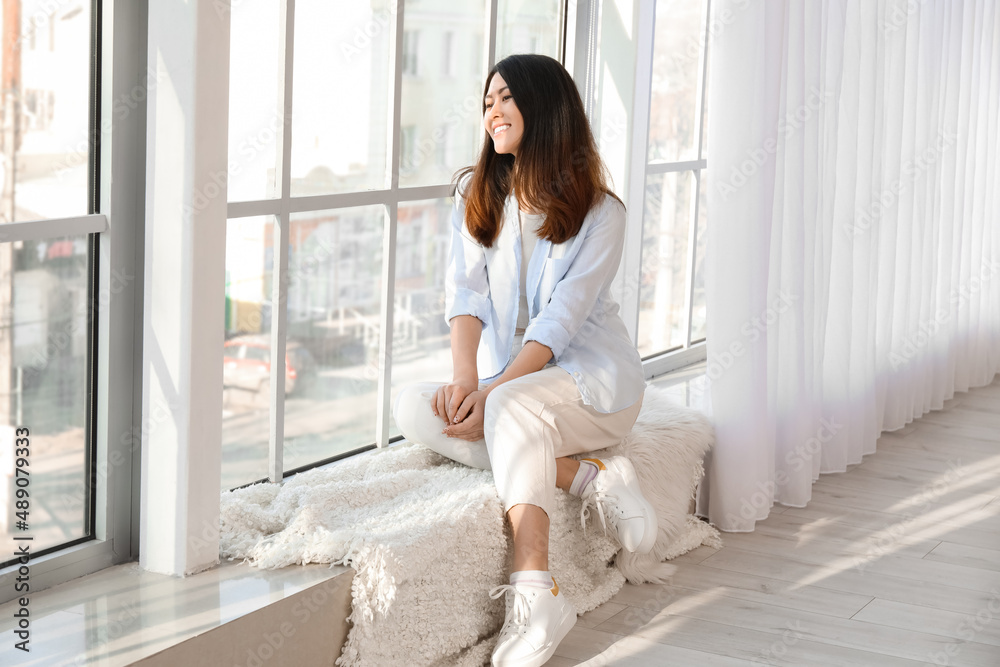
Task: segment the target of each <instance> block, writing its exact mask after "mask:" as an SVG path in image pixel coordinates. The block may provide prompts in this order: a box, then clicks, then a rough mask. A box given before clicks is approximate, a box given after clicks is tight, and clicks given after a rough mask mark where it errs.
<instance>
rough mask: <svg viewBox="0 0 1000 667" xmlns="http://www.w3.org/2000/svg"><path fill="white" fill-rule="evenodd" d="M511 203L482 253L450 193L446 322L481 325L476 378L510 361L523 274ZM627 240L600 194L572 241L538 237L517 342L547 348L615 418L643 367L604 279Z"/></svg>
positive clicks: (619, 209)
mask: <svg viewBox="0 0 1000 667" xmlns="http://www.w3.org/2000/svg"><path fill="white" fill-rule="evenodd" d="M517 207H518V203H517V200H516V199H515V198H514V196H513V195H512V196H510V197H508V198H507V202H506V204H505V206H504V213H503V223H502V226H501V228H500V234H499V236H498V237H497V240H496V242H494V244H493V247H492V248H486V247H483V246H482V245H481V244H480V243H479V242H478V241H476V240H475V239H474V238H473V237H472V236H471V235H470V234H469V230H468V229H467V228H466V226H465V202H464V200H463V199H462V197H460V196H459V194H458V193H457V192H456V193H455V206H454V209H453V210H452V214H451V226H452V236H451V252H450V261H449V265H448V271H447V275H446V279H445V319H446V320H448V322H449V324H450V322H451V319H452V318H453V317H457V316H458V315H472V316H474V317H476V318H478V319H479V320H480V321H481V322H482V323H483V331H482V337H481V338H480V342H479V350H478V352H477V355H476V364H477V368H478V371H479V375H480V381H481V382H484V383H489V382H491V381H492V380H494V379H496V378H497V377H498V376H499V375H500V374H501V373H503V371H504V369H506V368H507V365H508V364H510V362H511V361H513V359H512V357H511V346H512V344H513V342H514V328H515V325H516V323H517V311H518V302H519V300H520V294H519V280H520V272H521V226H520V224H519V223H518V218H517ZM624 243H625V208H624V207H623V206H622V205H621V203H620V202H618V200H616V199H615V198H614V197H612V196H611V195H605V196H604V198H603V199H601V200H600V201H599V202H598V203H597V204H596V205H594V207H593V208H591V210H590V212H589V213H587V217H586V218H585V219H584V221H583V226H582V227H581V228H580V231H579V233H577V235H576V236H574V237H572V238H570V239H568V240H567V241H565V242H563V243H556V244H553V243H552V242H550V241H548V240H546V239H542V238H540V239H538V243H537V245H536V246H535V249H534V252H532V254H531V259H530V261H529V262H528V274H527V294H528V311H529V312H528V314H529V317H530V322H529V324H528V327H527V329H526V330H525V332H524V343H527V342H528V341H529V340H534V341H537V342H539V343H541V344H542V345H545V346H547V347H548V348H549V349H550V350H552V356H553V359H554V361H555V364H556V365H557V366H559V367H560V368H562V369H563V370H565V371H566V372H568V373H569V374H570V375H572V376H573V378H574V379H575V380H576V385H577V387H578V388H579V389H580V394H581V396H583V400H584V402H585V403H586V404H587V405H591V406H593V407H594V408H595V409H596V410H597V411H599V412H605V413H607V412H617V411H618V410H622V409H624V408H627V407H629V406H630V405H632V404H633V403H635V402H636V401H637V400H639V398H640V397H641V396H642V392H643V389H644V388H645V386H646V382H645V377H644V375H643V370H642V360H641V358H640V357H639V353H638V351H637V350H636V349H635V345H633V344H632V340H631V338H630V337H629V334H628V330H627V329H626V328H625V323H624V322H623V321H622V319H621V317H620V316H619V314H618V310H619V307H618V303H617V302H616V301H615V300H614V299H613V298H612V296H611V282H612V280H613V279H614V277H615V274H616V273H617V272H618V266H619V264H620V263H621V257H622V247H623V245H624Z"/></svg>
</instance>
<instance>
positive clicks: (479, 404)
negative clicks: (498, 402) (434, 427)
mask: <svg viewBox="0 0 1000 667" xmlns="http://www.w3.org/2000/svg"><path fill="white" fill-rule="evenodd" d="M488 394H489V392H488V391H486V390H484V391H478V390H477V391H473V392H471V393H470V394H469V395H468V396H466V397H465V400H464V401H462V405H461V406H460V407H459V408H458V411H456V412H455V416H454V418H453V421H454V422H456V423H453V424H449V425H448V426H446V427H445V428H444V431H442V433H444V434H445V435H446V436H448V437H449V438H461V439H462V440H468V441H470V442H475V441H476V440H482V439H483V437H484V436H483V415H484V414H485V413H486V396H487V395H488Z"/></svg>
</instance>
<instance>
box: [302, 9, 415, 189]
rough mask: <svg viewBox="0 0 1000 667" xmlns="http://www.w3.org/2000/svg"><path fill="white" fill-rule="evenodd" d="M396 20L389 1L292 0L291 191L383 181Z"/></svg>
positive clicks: (370, 186) (375, 185)
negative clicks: (392, 34) (393, 31)
mask: <svg viewBox="0 0 1000 667" xmlns="http://www.w3.org/2000/svg"><path fill="white" fill-rule="evenodd" d="M407 14H409V9H408V10H407ZM395 20H396V16H395V13H394V12H393V11H392V6H391V3H384V2H378V3H376V2H371V0H339V1H338V2H329V0H299V2H296V3H295V46H294V51H295V59H294V68H295V75H294V88H295V92H294V96H293V101H292V104H293V108H294V112H293V114H292V172H291V178H292V184H291V190H292V194H293V195H311V194H329V193H335V192H351V191H356V190H372V189H379V188H382V187H385V184H386V183H385V174H386V155H387V152H388V151H387V146H388V144H387V132H388V129H387V127H388V126H387V112H388V104H389V87H390V85H391V82H392V80H393V79H392V76H391V70H390V61H389V53H390V49H389V47H390V44H389V37H390V33H391V32H392V31H391V30H390V26H391V25H392V22H393V21H395Z"/></svg>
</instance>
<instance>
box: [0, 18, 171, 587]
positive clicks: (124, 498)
mask: <svg viewBox="0 0 1000 667" xmlns="http://www.w3.org/2000/svg"><path fill="white" fill-rule="evenodd" d="M91 21H92V23H91V58H92V61H91V71H92V75H91V77H92V80H91V99H90V102H89V104H90V106H91V114H92V116H91V122H90V127H91V131H92V132H93V133H94V134H93V136H92V139H91V150H90V169H91V179H92V180H91V182H90V191H91V199H92V201H91V202H90V203H89V209H90V210H91V211H94V212H93V213H88V214H85V215H80V216H74V217H70V218H59V219H47V220H35V221H23V222H16V223H11V224H8V225H4V229H3V231H4V234H5V237H4V239H5V242H13V241H17V240H29V239H30V240H39V239H43V238H52V237H56V236H67V235H82V234H89V235H90V236H89V238H90V243H91V247H92V251H91V257H92V260H91V261H92V264H91V272H92V275H93V276H94V277H95V278H96V284H95V285H94V286H93V287H92V289H93V294H92V301H91V303H94V304H95V308H94V311H95V312H96V313H97V318H96V334H97V335H96V340H92V341H91V342H92V344H91V346H90V349H91V351H92V352H91V354H92V355H93V357H92V360H91V368H90V378H89V379H90V381H91V382H92V395H91V400H90V405H89V422H90V423H89V424H88V429H87V431H88V446H89V447H90V450H91V452H92V457H91V460H90V464H89V475H90V488H89V493H90V504H91V516H92V517H93V521H92V525H91V527H90V528H91V530H90V534H91V536H90V537H89V538H83V539H80V540H75V541H74V542H72V543H69V544H68V545H67V546H64V547H62V548H57V549H55V550H53V551H52V552H50V553H46V554H45V555H42V556H38V557H33V558H31V560H30V568H31V575H30V576H31V580H30V586H31V591H33V592H37V591H39V590H42V589H45V588H49V587H51V586H55V585H57V584H60V583H63V582H65V581H68V580H70V579H73V578H76V577H80V576H83V575H86V574H90V573H93V572H97V571H99V570H102V569H104V568H106V567H109V566H111V565H114V564H117V563H122V562H126V561H129V560H133V559H134V558H135V556H136V555H137V554H138V533H139V511H138V510H139V504H138V501H139V496H138V483H137V482H138V473H139V444H140V438H139V431H138V430H137V429H136V425H137V424H139V423H141V417H140V408H141V400H140V396H141V394H140V390H141V381H140V380H139V377H138V375H137V374H138V371H139V363H138V360H139V359H140V358H141V354H142V353H141V345H142V337H141V334H142V324H141V322H142V317H141V312H142V268H141V267H142V254H143V240H142V236H143V224H142V223H143V209H144V203H143V201H144V199H143V198H144V190H145V187H144V186H145V180H144V176H145V125H146V105H145V95H140V94H139V93H138V92H137V91H142V92H145V91H146V90H147V89H148V86H151V85H155V82H154V81H149V80H148V79H147V78H146V51H145V34H146V5H145V3H144V2H138V3H136V2H131V1H130V0H95V1H94V2H92V3H91ZM126 104H127V107H126V106H124V105H126ZM126 108H127V111H123V110H124V109H126ZM95 193H96V195H97V196H96V198H95V197H94V194H95ZM113 276H127V277H128V279H127V280H126V281H124V282H125V284H124V285H120V284H117V283H113V282H112V278H113ZM105 297H107V298H106V305H105V304H104V303H103V302H102V300H103V299H104V298H105ZM17 569H18V568H17V566H16V565H13V566H9V567H7V568H4V569H3V570H0V603H3V602H7V601H9V600H12V599H15V598H16V597H18V596H19V595H23V593H18V592H16V591H15V589H14V586H13V585H12V583H11V582H12V581H13V579H14V577H15V576H16V575H17Z"/></svg>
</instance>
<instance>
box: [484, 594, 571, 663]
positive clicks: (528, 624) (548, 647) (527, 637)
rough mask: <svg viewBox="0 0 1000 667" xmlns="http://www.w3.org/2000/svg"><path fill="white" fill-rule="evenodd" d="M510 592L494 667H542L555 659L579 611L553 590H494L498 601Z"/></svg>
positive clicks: (496, 649) (495, 651)
mask: <svg viewBox="0 0 1000 667" xmlns="http://www.w3.org/2000/svg"><path fill="white" fill-rule="evenodd" d="M505 593H506V595H507V598H506V603H507V617H506V618H505V619H504V624H503V628H502V629H501V630H500V638H499V639H498V640H497V645H496V648H494V649H493V667H539V666H540V665H544V664H545V662H546V661H547V660H548V659H549V658H551V657H552V654H553V653H555V652H556V647H557V646H559V642H561V641H562V640H563V637H565V636H566V634H567V633H568V632H569V631H570V630H571V629H572V628H573V626H574V625H576V610H574V609H573V605H571V604H570V603H569V601H568V600H567V599H566V598H565V596H563V595H562V593H560V592H559V584H557V583H556V580H555V579H553V580H552V588H549V589H546V588H539V587H538V586H524V585H520V584H513V585H511V584H505V585H503V586H497V587H496V588H494V589H493V590H491V591H490V597H491V598H493V599H494V600H495V599H497V598H499V597H500V596H501V595H504V594H505Z"/></svg>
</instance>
